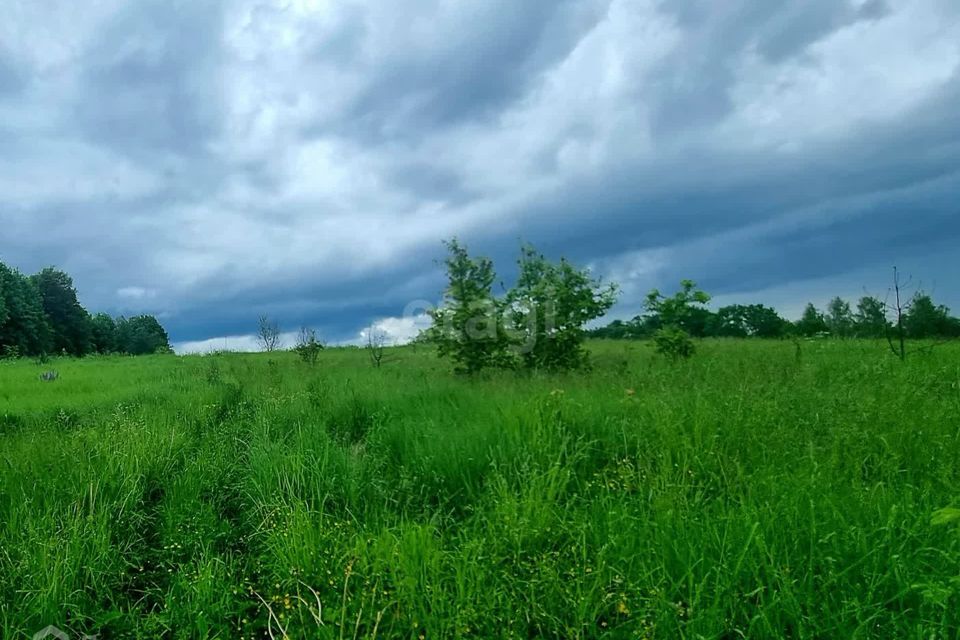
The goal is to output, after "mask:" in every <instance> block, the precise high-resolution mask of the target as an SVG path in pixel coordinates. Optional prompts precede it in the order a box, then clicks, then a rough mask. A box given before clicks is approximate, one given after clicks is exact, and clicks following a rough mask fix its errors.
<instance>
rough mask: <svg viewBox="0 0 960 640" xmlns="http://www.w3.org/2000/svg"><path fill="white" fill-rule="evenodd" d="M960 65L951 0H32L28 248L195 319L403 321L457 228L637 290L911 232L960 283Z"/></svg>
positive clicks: (16, 55)
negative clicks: (565, 259) (263, 316)
mask: <svg viewBox="0 0 960 640" xmlns="http://www.w3.org/2000/svg"><path fill="white" fill-rule="evenodd" d="M958 69H960V7H958V5H957V4H956V3H955V2H951V1H950V0H912V1H911V0H902V1H896V2H895V1H894V0H887V1H882V0H813V1H811V2H804V3H796V2H786V1H782V2H780V1H773V0H764V1H763V2H760V1H758V0H753V1H746V0H743V1H734V0H731V1H730V2H722V3H719V2H708V1H705V0H681V1H672V2H654V1H644V0H624V1H620V0H562V1H556V0H542V1H541V0H530V1H529V2H515V1H513V0H483V1H477V2H471V1H464V2H448V1H446V0H425V1H417V2H389V3H386V2H359V1H349V0H347V1H337V2H333V1H332V0H276V1H254V0H238V1H236V2H229V1H226V0H223V1H222V2H202V3H201V2H187V1H185V0H179V1H178V0H174V1H172V2H171V1H159V0H157V1H154V0H145V1H143V2H136V3H129V2H122V1H120V0H115V1H114V0H110V1H106V0H104V1H99V2H93V3H82V6H81V5H78V4H77V3H70V2H54V1H46V0H35V1H28V0H13V2H12V3H11V6H9V7H7V8H6V15H5V19H4V20H3V21H0V148H2V149H3V150H4V153H2V154H0V193H2V194H3V197H2V199H0V259H2V260H4V261H5V262H8V263H11V264H13V265H15V266H18V267H20V268H21V269H23V270H26V271H32V270H36V269H39V268H40V267H42V266H44V265H47V264H56V265H58V266H61V267H63V268H64V269H66V270H67V271H69V272H70V273H71V274H72V275H73V276H74V279H75V280H76V283H77V285H78V288H79V289H80V293H81V298H82V300H83V301H84V303H85V304H86V305H87V306H88V307H89V308H92V309H96V310H105V311H110V312H113V313H137V312H150V313H156V314H159V315H160V316H161V317H162V319H163V322H164V323H165V325H166V326H167V327H168V329H169V331H170V333H171V335H172V337H173V338H174V340H176V341H179V342H197V341H202V340H206V339H209V338H214V337H220V336H237V335H245V334H248V333H250V332H251V330H252V329H253V327H254V325H255V322H256V317H257V315H258V314H260V313H268V314H270V315H271V316H273V317H276V318H277V319H279V320H280V321H281V323H283V325H284V326H286V327H287V328H289V329H293V328H295V327H296V326H298V325H300V324H311V325H314V326H317V327H318V328H319V329H320V330H321V333H323V334H324V335H325V337H326V338H327V339H328V340H330V341H334V342H336V341H344V340H351V339H356V338H358V337H359V336H360V335H361V334H360V332H361V331H362V330H363V328H364V327H367V326H369V325H371V324H372V323H374V322H377V321H378V320H379V321H381V322H385V323H387V324H386V326H394V325H395V326H396V328H397V331H403V330H405V329H404V327H406V326H407V324H409V322H407V323H406V324H405V323H403V322H399V321H397V320H390V318H396V317H398V316H400V315H401V314H402V312H403V310H404V308H405V307H406V306H407V304H408V303H409V302H411V301H412V300H417V299H428V300H430V299H434V300H435V299H436V298H437V297H438V296H439V290H440V288H441V286H442V277H441V274H440V273H439V272H438V268H437V266H436V264H435V259H436V258H438V257H440V255H441V252H442V247H441V246H440V240H441V239H443V238H448V237H450V236H452V235H455V234H456V235H458V236H460V237H461V238H462V239H464V240H465V241H466V242H467V243H468V244H469V245H470V246H471V248H474V249H476V250H478V251H480V252H484V253H487V254H489V255H491V256H492V257H494V258H495V259H496V260H497V263H498V264H499V265H503V270H504V271H507V272H508V271H509V269H510V265H511V264H512V261H513V257H514V255H515V252H516V248H517V245H518V242H519V241H520V240H521V239H522V240H528V241H533V242H534V243H536V244H537V245H538V246H540V247H541V248H542V249H544V250H545V251H546V252H547V253H549V254H552V255H561V254H562V255H567V256H569V257H571V258H574V259H576V260H578V261H580V262H582V263H584V264H590V265H592V266H593V267H594V269H595V270H596V271H597V272H598V273H600V274H602V275H605V276H607V277H610V278H613V279H616V280H618V281H619V282H621V284H622V285H623V288H624V297H623V300H622V302H621V304H620V305H619V306H618V307H617V309H616V310H615V313H616V314H619V315H633V314H634V313H636V311H637V310H638V304H639V300H640V299H641V298H642V294H643V292H644V291H645V290H646V289H647V288H649V287H652V286H670V284H671V283H673V282H675V281H676V280H678V279H680V278H682V277H690V278H694V279H697V280H699V281H700V282H701V284H703V285H704V286H705V288H707V289H708V290H710V291H712V292H714V293H716V294H719V295H720V296H721V297H722V298H723V299H729V300H733V299H757V298H758V296H759V297H760V298H762V299H763V300H765V301H769V302H773V303H776V304H779V305H781V306H782V307H784V308H785V309H792V308H794V307H795V306H797V305H801V304H802V303H803V302H804V301H805V300H806V299H807V298H812V299H814V300H821V299H823V298H825V297H826V296H828V295H830V294H833V293H846V294H848V295H858V294H859V292H860V291H861V290H862V287H863V286H868V287H873V288H877V287H880V288H882V287H883V286H884V284H883V282H884V279H885V277H886V274H887V271H888V269H889V267H890V266H891V265H892V264H894V263H897V264H899V265H900V266H901V268H902V269H904V270H905V271H910V272H912V273H914V274H915V276H916V277H917V278H918V279H921V280H923V281H924V282H925V283H929V284H931V285H933V284H935V286H936V292H937V294H938V297H939V298H941V299H943V300H944V301H945V302H947V303H948V304H951V305H952V306H954V307H960V282H958V280H960V278H958V276H957V274H958V273H960V271H958V270H957V268H956V264H957V260H958V258H960V249H958V247H960V217H958V213H960V212H958V204H957V197H956V194H957V193H960V118H958V115H957V113H958V112H957V107H956V105H957V104H960V71H958ZM505 275H509V274H508V273H507V274H505ZM827 286H829V287H831V289H829V290H827V289H826V287H827ZM391 322H392V323H394V324H390V323H391Z"/></svg>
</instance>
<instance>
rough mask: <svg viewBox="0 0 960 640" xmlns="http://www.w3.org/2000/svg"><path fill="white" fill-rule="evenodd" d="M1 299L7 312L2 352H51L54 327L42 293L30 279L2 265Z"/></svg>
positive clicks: (0, 327) (0, 325) (1, 327)
mask: <svg viewBox="0 0 960 640" xmlns="http://www.w3.org/2000/svg"><path fill="white" fill-rule="evenodd" d="M0 298H2V299H3V307H4V308H5V309H6V313H5V318H4V320H3V322H0V350H2V351H5V352H14V353H18V354H20V355H24V356H35V355H41V354H44V353H48V352H49V351H50V349H51V346H52V345H51V336H50V326H49V324H48V323H47V319H46V316H45V315H44V313H43V306H42V302H41V300H40V292H39V291H38V290H37V288H36V286H34V284H33V282H32V281H31V280H30V278H27V277H26V276H24V275H23V274H21V273H20V272H19V271H17V270H15V269H11V268H9V267H7V266H6V265H4V264H3V263H0Z"/></svg>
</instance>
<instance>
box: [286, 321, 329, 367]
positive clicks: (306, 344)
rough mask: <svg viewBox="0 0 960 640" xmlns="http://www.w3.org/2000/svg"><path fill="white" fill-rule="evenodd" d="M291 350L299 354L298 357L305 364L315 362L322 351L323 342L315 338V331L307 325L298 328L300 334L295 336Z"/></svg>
mask: <svg viewBox="0 0 960 640" xmlns="http://www.w3.org/2000/svg"><path fill="white" fill-rule="evenodd" d="M293 350H294V351H295V352H296V353H297V355H298V356H300V359H301V360H302V361H304V362H306V363H307V364H310V365H313V364H316V363H317V358H319V357H320V352H321V351H323V343H322V342H320V341H319V340H317V332H316V331H314V330H313V329H310V328H307V327H301V328H300V335H299V336H297V344H296V346H295V347H294V348H293Z"/></svg>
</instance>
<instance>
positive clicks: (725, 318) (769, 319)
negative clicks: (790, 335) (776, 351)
mask: <svg viewBox="0 0 960 640" xmlns="http://www.w3.org/2000/svg"><path fill="white" fill-rule="evenodd" d="M788 325H789V323H788V322H787V321H786V320H784V319H783V318H781V317H780V315H779V314H778V313H777V312H776V310H775V309H772V308H771V307H766V306H764V305H762V304H750V305H741V304H734V305H729V306H726V307H722V308H720V309H719V310H718V311H717V313H716V314H715V319H714V322H713V324H712V325H711V331H710V335H715V336H721V337H730V338H746V337H756V338H779V337H782V336H783V335H785V333H786V330H787V327H788Z"/></svg>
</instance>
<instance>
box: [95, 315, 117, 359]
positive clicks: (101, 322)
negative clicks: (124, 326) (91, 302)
mask: <svg viewBox="0 0 960 640" xmlns="http://www.w3.org/2000/svg"><path fill="white" fill-rule="evenodd" d="M90 335H91V341H92V343H93V350H94V351H95V352H96V353H113V352H115V351H117V323H116V322H114V321H113V318H111V317H110V316H108V315H107V314H105V313H98V314H96V315H95V316H93V317H92V318H90Z"/></svg>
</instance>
